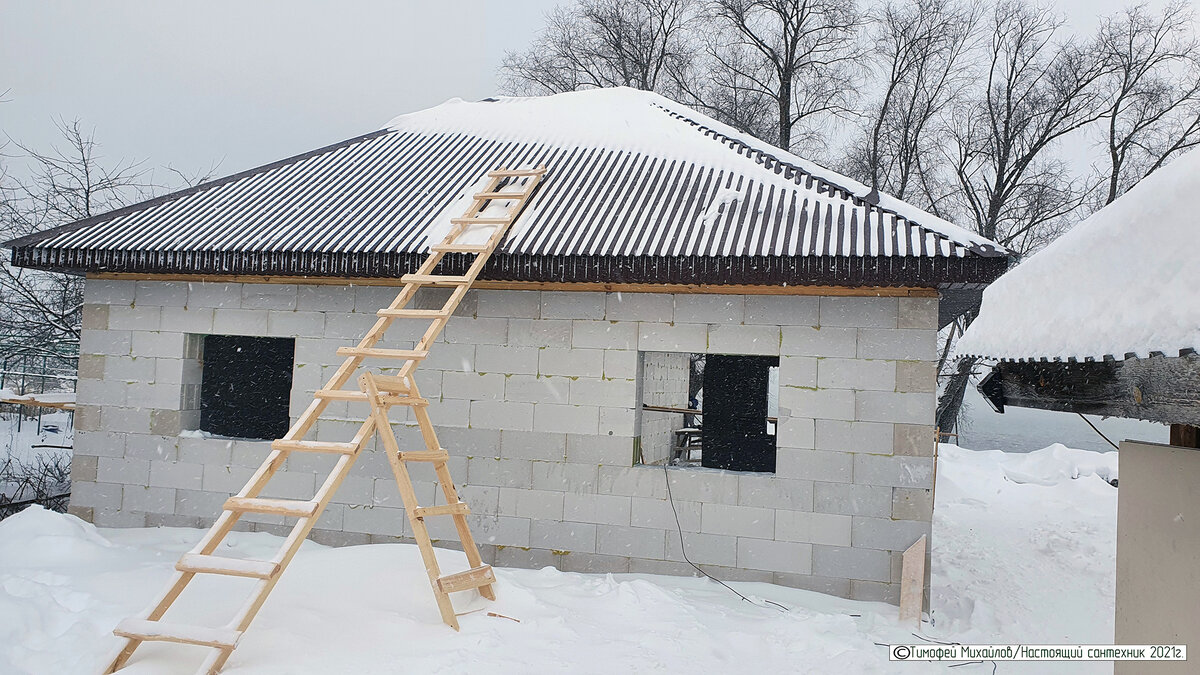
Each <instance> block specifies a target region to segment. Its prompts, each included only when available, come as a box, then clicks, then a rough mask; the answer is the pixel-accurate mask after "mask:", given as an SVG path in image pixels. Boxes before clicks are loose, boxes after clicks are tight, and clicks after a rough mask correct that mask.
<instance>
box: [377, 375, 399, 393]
mask: <svg viewBox="0 0 1200 675" xmlns="http://www.w3.org/2000/svg"><path fill="white" fill-rule="evenodd" d="M371 379H372V380H374V381H375V386H376V387H378V388H379V391H383V392H388V393H392V394H407V393H408V382H407V381H405V379H404V378H403V377H396V376H395V375H372V376H371Z"/></svg>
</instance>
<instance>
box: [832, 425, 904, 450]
mask: <svg viewBox="0 0 1200 675" xmlns="http://www.w3.org/2000/svg"><path fill="white" fill-rule="evenodd" d="M893 434H894V432H893V429H892V425H891V424H890V423H887V422H845V421H841V420H817V449H818V450H829V451H833V452H868V453H874V454H879V455H890V454H892V436H893Z"/></svg>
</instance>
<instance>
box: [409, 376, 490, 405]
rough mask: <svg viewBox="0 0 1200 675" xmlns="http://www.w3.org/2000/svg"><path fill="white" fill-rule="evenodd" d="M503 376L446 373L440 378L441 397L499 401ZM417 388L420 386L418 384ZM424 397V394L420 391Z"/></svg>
mask: <svg viewBox="0 0 1200 675" xmlns="http://www.w3.org/2000/svg"><path fill="white" fill-rule="evenodd" d="M504 384H505V378H504V375H502V374H500V373H459V372H454V371H447V372H446V373H445V374H443V376H442V390H441V394H442V396H445V397H447V398H461V399H466V400H473V401H477V400H482V399H491V400H497V401H498V400H501V399H503V398H504ZM418 386H420V385H419V384H418ZM421 393H422V394H424V395H428V394H426V392H425V391H424V390H422V392H421Z"/></svg>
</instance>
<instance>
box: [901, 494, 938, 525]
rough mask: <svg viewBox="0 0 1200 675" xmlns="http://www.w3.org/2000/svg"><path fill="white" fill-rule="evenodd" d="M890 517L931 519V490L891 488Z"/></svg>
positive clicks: (926, 520) (925, 520)
mask: <svg viewBox="0 0 1200 675" xmlns="http://www.w3.org/2000/svg"><path fill="white" fill-rule="evenodd" d="M892 518H894V519H896V520H920V521H924V522H929V521H930V520H932V518H933V490H924V489H921V488H892Z"/></svg>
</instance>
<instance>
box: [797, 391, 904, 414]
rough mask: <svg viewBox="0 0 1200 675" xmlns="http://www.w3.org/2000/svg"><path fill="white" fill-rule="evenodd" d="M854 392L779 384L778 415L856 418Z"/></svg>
mask: <svg viewBox="0 0 1200 675" xmlns="http://www.w3.org/2000/svg"><path fill="white" fill-rule="evenodd" d="M855 393H856V392H854V391H852V390H849V389H804V388H801V387H785V386H780V387H779V416H780V417H791V416H797V417H812V418H818V419H828V420H853V419H856V418H855V416H854V415H855V412H854V396H855ZM893 395H894V394H893Z"/></svg>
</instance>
